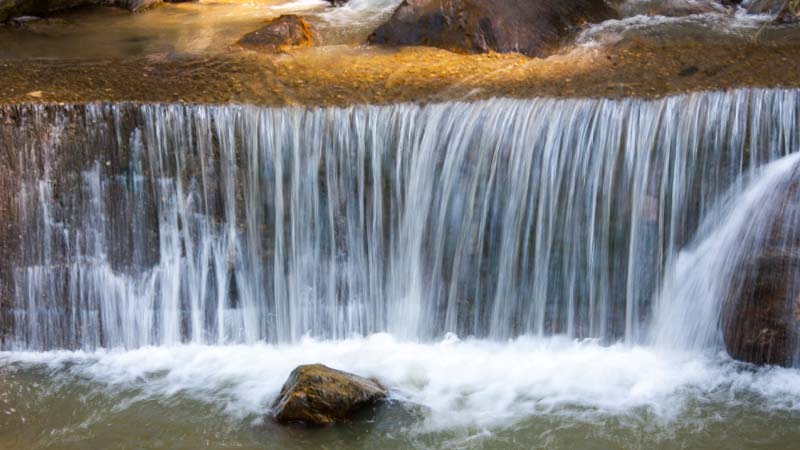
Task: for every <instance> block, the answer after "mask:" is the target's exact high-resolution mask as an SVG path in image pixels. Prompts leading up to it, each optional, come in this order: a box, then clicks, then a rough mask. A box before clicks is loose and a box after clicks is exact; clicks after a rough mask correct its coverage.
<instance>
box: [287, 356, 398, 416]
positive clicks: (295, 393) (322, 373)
mask: <svg viewBox="0 0 800 450" xmlns="http://www.w3.org/2000/svg"><path fill="white" fill-rule="evenodd" d="M385 399H386V390H385V389H384V388H383V386H381V385H380V384H379V383H378V382H376V381H374V380H368V379H366V378H362V377H360V376H358V375H353V374H351V373H347V372H342V371H340V370H335V369H331V368H330V367H327V366H324V365H322V364H313V365H303V366H299V367H297V368H296V369H294V370H293V371H292V373H291V375H289V379H288V380H287V381H286V383H284V385H283V387H282V388H281V393H280V396H279V397H278V399H277V401H276V402H275V404H274V405H273V407H272V410H273V414H274V418H275V420H276V421H278V422H279V423H283V424H289V423H300V424H305V425H312V426H324V425H332V424H335V423H341V422H347V421H349V420H350V419H351V418H352V417H353V415H354V414H356V413H357V412H359V411H360V410H362V409H364V408H366V407H368V406H371V405H374V404H376V403H378V402H380V401H383V400H385Z"/></svg>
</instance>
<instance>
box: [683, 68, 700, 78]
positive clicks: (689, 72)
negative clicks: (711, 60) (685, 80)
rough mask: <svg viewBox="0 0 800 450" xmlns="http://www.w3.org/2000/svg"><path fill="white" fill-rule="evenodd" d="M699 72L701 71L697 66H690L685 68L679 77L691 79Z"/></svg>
mask: <svg viewBox="0 0 800 450" xmlns="http://www.w3.org/2000/svg"><path fill="white" fill-rule="evenodd" d="M699 71H700V69H699V68H698V67H697V66H688V67H686V68H684V69H683V70H681V71H680V72H678V76H679V77H690V76H692V75H694V74H696V73H697V72H699Z"/></svg>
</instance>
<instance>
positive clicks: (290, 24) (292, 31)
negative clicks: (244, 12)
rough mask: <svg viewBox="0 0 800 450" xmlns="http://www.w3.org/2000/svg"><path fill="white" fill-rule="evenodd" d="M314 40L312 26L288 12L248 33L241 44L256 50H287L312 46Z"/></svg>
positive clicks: (240, 41)
mask: <svg viewBox="0 0 800 450" xmlns="http://www.w3.org/2000/svg"><path fill="white" fill-rule="evenodd" d="M313 42H314V35H313V34H312V33H311V27H309V25H308V23H307V22H306V21H305V20H304V19H303V18H302V17H300V16H296V15H294V14H287V15H283V16H280V17H278V18H277V19H273V20H270V21H268V22H267V24H266V25H265V26H263V27H262V28H259V29H258V30H256V31H253V32H252V33H248V34H246V35H245V36H244V37H243V38H242V39H241V40H239V45H241V46H243V47H247V48H250V49H254V50H266V51H270V52H278V53H280V52H285V51H287V50H290V49H292V48H295V47H310V46H311V44H312V43H313Z"/></svg>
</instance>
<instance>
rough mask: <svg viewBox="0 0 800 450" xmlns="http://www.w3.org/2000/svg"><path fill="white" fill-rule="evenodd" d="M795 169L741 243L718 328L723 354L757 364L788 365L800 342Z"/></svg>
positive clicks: (799, 194)
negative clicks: (761, 225) (762, 222)
mask: <svg viewBox="0 0 800 450" xmlns="http://www.w3.org/2000/svg"><path fill="white" fill-rule="evenodd" d="M798 175H800V174H795V176H794V181H792V182H791V183H789V184H788V185H786V186H785V189H782V190H781V194H780V195H779V197H778V200H779V201H778V202H777V203H776V204H775V205H772V206H773V208H772V213H771V214H770V216H769V217H768V218H767V223H768V224H769V225H768V226H767V227H766V229H764V230H761V229H758V230H755V231H756V232H757V233H758V234H759V235H758V236H756V242H754V243H748V242H746V241H745V242H744V243H743V245H747V247H745V248H747V249H748V252H747V254H746V255H745V256H744V257H743V258H742V259H741V261H740V262H739V265H738V267H737V270H736V274H735V276H734V279H733V280H732V282H731V284H730V294H729V296H728V298H727V299H726V301H725V304H724V305H723V310H722V333H723V338H724V341H725V347H726V349H727V351H728V353H729V354H730V355H731V356H732V357H733V358H735V359H738V360H740V361H745V362H750V363H754V364H758V365H765V364H769V365H780V366H793V365H796V364H797V363H798V362H800V361H798V358H797V356H798V355H797V349H798V343H800V226H798V224H800V176H798Z"/></svg>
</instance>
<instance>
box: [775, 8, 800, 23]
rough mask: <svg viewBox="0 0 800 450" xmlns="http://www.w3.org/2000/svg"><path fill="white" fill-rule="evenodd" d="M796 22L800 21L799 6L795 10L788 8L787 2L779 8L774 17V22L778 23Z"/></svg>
mask: <svg viewBox="0 0 800 450" xmlns="http://www.w3.org/2000/svg"><path fill="white" fill-rule="evenodd" d="M798 22H800V7H798V10H797V11H795V10H793V9H792V8H790V7H789V6H788V4H787V6H786V7H785V8H783V9H782V10H781V12H779V13H778V16H777V17H775V23H778V24H790V23H798Z"/></svg>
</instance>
